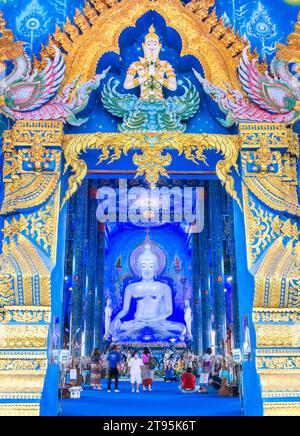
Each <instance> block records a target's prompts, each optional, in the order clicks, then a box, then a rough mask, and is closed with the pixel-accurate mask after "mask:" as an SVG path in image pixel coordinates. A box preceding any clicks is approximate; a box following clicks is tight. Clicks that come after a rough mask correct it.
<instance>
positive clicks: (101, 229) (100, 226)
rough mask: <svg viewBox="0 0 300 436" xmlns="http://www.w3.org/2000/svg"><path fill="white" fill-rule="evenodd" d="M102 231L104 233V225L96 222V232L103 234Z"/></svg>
mask: <svg viewBox="0 0 300 436" xmlns="http://www.w3.org/2000/svg"><path fill="white" fill-rule="evenodd" d="M104 231H105V223H99V222H98V232H104Z"/></svg>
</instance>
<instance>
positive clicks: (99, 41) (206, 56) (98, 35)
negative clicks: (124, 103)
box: [36, 0, 246, 90]
mask: <svg viewBox="0 0 300 436" xmlns="http://www.w3.org/2000/svg"><path fill="white" fill-rule="evenodd" d="M109 3H110V4H111V7H109V6H108V2H107V3H105V2H100V1H94V2H92V3H89V2H87V3H86V6H85V8H84V14H81V13H80V12H79V11H78V10H77V13H76V15H75V17H74V24H72V23H71V21H70V20H69V19H68V20H67V22H66V24H65V26H64V29H63V30H62V29H60V28H59V27H58V26H57V28H56V31H55V33H54V34H53V36H51V37H50V39H49V44H48V46H47V47H46V48H44V49H43V50H42V52H41V57H42V59H45V58H46V57H47V56H49V55H50V56H51V55H52V52H53V49H52V47H51V45H52V44H53V43H54V44H56V45H58V46H60V47H61V48H62V49H63V50H64V52H65V63H66V75H65V83H72V81H73V80H74V79H76V78H77V77H78V76H79V75H80V79H79V82H78V83H84V82H86V81H88V80H91V79H93V78H94V76H95V72H96V66H97V63H98V61H99V59H100V58H101V57H102V56H103V54H104V53H106V52H109V51H112V52H115V53H117V54H119V53H120V50H119V37H120V35H121V33H122V32H123V31H124V30H125V29H126V28H128V27H134V26H135V25H136V22H137V20H138V19H139V18H140V17H141V16H142V15H144V14H145V13H147V12H149V11H156V12H157V13H159V14H160V15H161V16H162V17H163V18H164V20H165V21H166V24H167V26H169V27H172V28H173V29H175V30H176V31H177V32H178V34H179V35H180V36H181V39H182V52H181V56H185V55H193V56H195V58H197V59H198V60H199V62H200V63H201V64H202V67H203V70H204V73H205V77H206V79H208V80H209V81H210V82H211V83H213V84H214V85H216V86H220V87H221V88H224V82H225V83H227V84H229V85H230V86H231V87H233V88H235V89H239V90H242V88H241V84H240V81H239V79H238V74H237V67H238V64H239V59H240V54H241V53H242V50H243V48H244V47H245V46H246V43H245V41H244V40H243V39H242V38H241V37H240V36H239V35H238V34H237V33H234V31H233V30H232V29H231V28H230V27H229V26H228V27H227V26H225V24H224V22H223V19H218V17H217V15H216V12H215V10H213V11H212V12H210V7H211V6H212V5H213V4H214V1H213V0H205V1H203V2H202V1H201V2H199V1H198V0H197V1H196V0H194V1H192V2H190V3H189V4H188V5H187V6H184V5H183V4H182V3H181V1H180V0H173V1H169V0H159V1H153V0H139V1H135V0H122V1H121V2H117V1H115V2H114V1H112V2H109ZM44 65H45V62H38V61H36V66H38V67H40V68H41V67H42V66H44Z"/></svg>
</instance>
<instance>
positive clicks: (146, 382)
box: [142, 348, 156, 391]
mask: <svg viewBox="0 0 300 436" xmlns="http://www.w3.org/2000/svg"><path fill="white" fill-rule="evenodd" d="M142 360H143V368H142V379H143V391H146V390H147V387H148V389H149V391H152V385H153V369H154V367H155V364H154V362H156V361H155V359H154V357H153V356H152V354H151V351H150V350H149V348H144V351H143V354H142Z"/></svg>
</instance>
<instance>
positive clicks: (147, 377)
mask: <svg viewBox="0 0 300 436" xmlns="http://www.w3.org/2000/svg"><path fill="white" fill-rule="evenodd" d="M126 363H127V368H128V372H129V374H130V381H131V387H132V390H131V392H136V393H139V392H140V385H141V384H142V386H143V390H144V391H146V390H147V389H148V390H149V391H152V383H153V369H154V367H155V364H156V362H155V359H154V357H153V356H152V354H151V352H150V350H149V348H144V351H143V353H142V355H141V357H140V353H139V352H138V351H135V352H134V353H133V354H132V355H131V353H129V355H128V356H127V362H126ZM122 366H123V362H122V357H121V353H120V351H119V350H118V348H117V346H116V345H113V346H112V347H111V349H110V351H109V352H108V353H107V354H106V355H105V357H104V358H101V354H100V352H99V350H98V349H95V350H94V352H93V354H92V357H91V381H90V383H91V386H92V388H93V389H100V390H101V374H102V370H103V368H104V367H106V368H107V370H108V385H107V391H108V392H111V382H112V380H113V379H114V382H115V386H114V387H115V392H119V374H120V372H121V370H122Z"/></svg>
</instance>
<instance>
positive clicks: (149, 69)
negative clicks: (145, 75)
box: [148, 64, 156, 76]
mask: <svg viewBox="0 0 300 436" xmlns="http://www.w3.org/2000/svg"><path fill="white" fill-rule="evenodd" d="M148 72H149V74H150V76H154V75H155V72H156V67H155V65H152V64H151V65H149V68H148Z"/></svg>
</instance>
